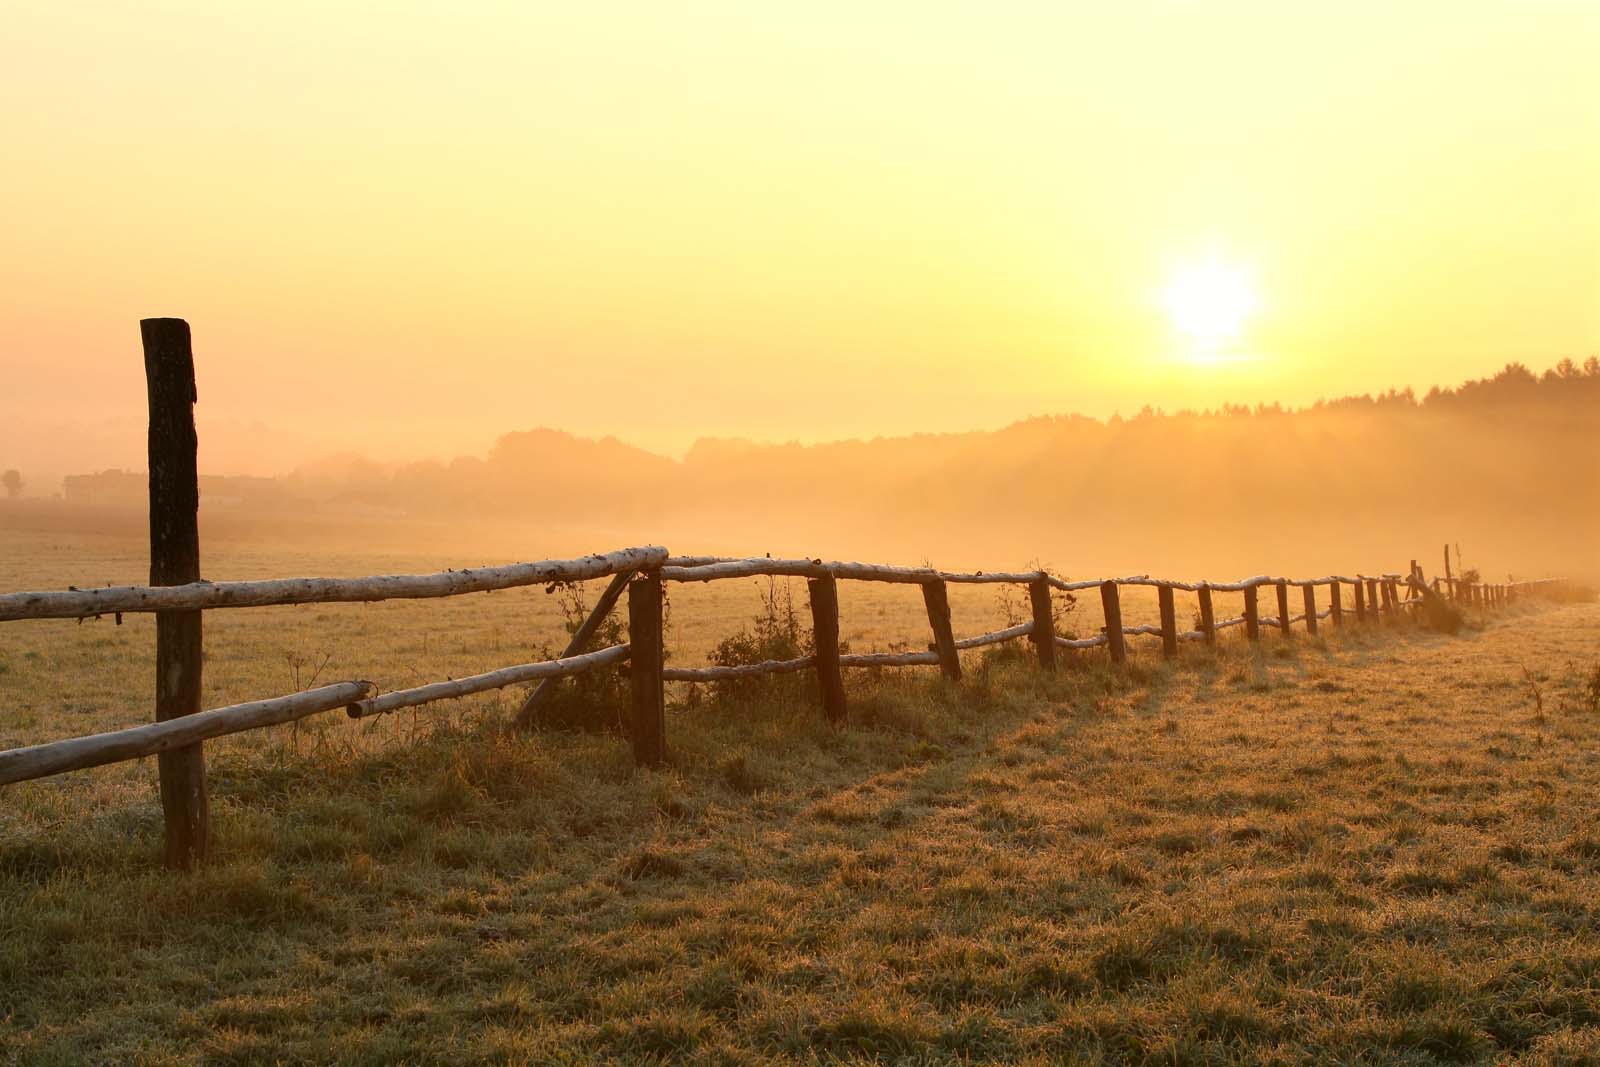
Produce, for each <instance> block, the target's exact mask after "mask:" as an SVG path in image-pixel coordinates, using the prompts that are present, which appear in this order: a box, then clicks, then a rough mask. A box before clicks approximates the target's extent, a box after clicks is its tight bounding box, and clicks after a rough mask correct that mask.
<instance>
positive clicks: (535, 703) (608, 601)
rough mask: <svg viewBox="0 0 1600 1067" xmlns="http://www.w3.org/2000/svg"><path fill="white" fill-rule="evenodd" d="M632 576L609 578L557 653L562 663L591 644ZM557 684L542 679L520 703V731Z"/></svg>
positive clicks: (557, 680)
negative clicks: (576, 627) (575, 629)
mask: <svg viewBox="0 0 1600 1067" xmlns="http://www.w3.org/2000/svg"><path fill="white" fill-rule="evenodd" d="M634 573H635V572H633V571H618V572H617V573H616V574H614V575H612V576H611V581H610V583H609V584H607V586H606V588H605V591H604V592H602V593H601V594H600V599H599V600H597V601H595V605H594V610H593V611H591V612H589V616H588V618H586V619H584V620H583V624H582V625H581V626H579V627H578V629H577V631H576V632H574V633H573V635H572V639H571V640H570V641H568V642H567V647H566V650H565V651H563V652H562V653H561V658H562V659H567V658H568V657H570V656H576V655H578V654H579V653H581V652H582V651H583V650H584V649H585V648H587V647H589V642H590V641H593V640H594V635H595V631H596V630H599V629H600V624H601V623H603V622H605V621H606V617H607V616H609V615H610V614H611V611H612V609H613V608H615V607H616V606H617V601H618V600H620V599H622V594H623V591H624V590H626V589H627V588H628V582H629V580H630V579H631V578H632V577H633V574H634ZM559 684H561V680H560V678H559V677H550V678H546V679H545V680H544V681H542V682H540V683H539V685H538V687H537V688H535V689H534V691H533V692H531V693H529V694H528V696H527V699H526V700H524V701H523V702H522V707H520V708H518V709H517V717H516V724H517V725H518V726H520V727H522V728H523V729H524V730H526V729H528V728H530V727H532V726H533V724H534V723H535V722H537V721H538V719H539V709H540V708H541V707H543V706H544V703H545V702H546V701H547V700H549V699H550V698H551V697H552V696H554V695H555V687H556V686H557V685H559Z"/></svg>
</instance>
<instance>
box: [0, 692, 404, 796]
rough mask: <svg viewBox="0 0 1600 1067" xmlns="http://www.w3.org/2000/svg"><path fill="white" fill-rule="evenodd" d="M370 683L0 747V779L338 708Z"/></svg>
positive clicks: (5, 781) (115, 759) (44, 773)
mask: <svg viewBox="0 0 1600 1067" xmlns="http://www.w3.org/2000/svg"><path fill="white" fill-rule="evenodd" d="M372 689H373V685H372V683H371V682H335V683H333V684H332V685H324V686H321V687H320V688H317V689H308V690H306V691H305V692H303V693H294V694H292V695H290V696H282V697H273V698H272V699H270V700H252V701H250V702H249V703H245V704H230V705H229V706H227V707H225V708H213V709H212V710H210V711H201V712H196V713H195V714H193V715H184V716H182V717H180V718H176V719H168V720H166V721H165V722H153V723H147V724H145V725H143V726H130V727H128V728H127V729H125V730H112V731H110V732H108V733H103V734H89V735H88V736H86V737H74V738H70V739H69V740H66V741H51V742H49V743H47V744H43V745H30V746H29V747H27V748H13V749H11V750H9V751H7V752H0V785H10V784H11V783H13V782H25V781H27V780H29V779H30V778H45V777H48V776H50V775H52V774H64V773H65V772H67V771H78V770H83V769H85V768H87V767H99V766H103V765H104V764H107V763H120V762H122V761H123V760H131V759H140V758H142V757H144V756H154V755H156V754H158V753H161V752H168V751H171V750H172V749H175V748H182V747H184V746H185V745H192V744H195V743H197V742H200V741H208V740H210V739H211V738H214V737H224V736H226V735H228V734H237V733H241V732H243V731H245V730H259V729H261V728H262V727H264V726H277V725H279V724H280V723H286V722H293V721H295V720H296V719H303V718H305V717H306V716H307V715H315V714H317V713H318V712H322V711H332V710H333V709H335V708H342V707H344V706H345V705H347V704H349V703H350V702H352V701H355V700H360V699H361V698H362V697H365V696H366V695H367V694H369V693H371V692H372Z"/></svg>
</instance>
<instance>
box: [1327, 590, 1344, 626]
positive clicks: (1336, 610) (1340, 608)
mask: <svg viewBox="0 0 1600 1067" xmlns="http://www.w3.org/2000/svg"><path fill="white" fill-rule="evenodd" d="M1328 612H1329V617H1330V618H1332V620H1333V625H1334V626H1343V625H1344V594H1343V593H1342V592H1341V591H1340V588H1339V583H1338V582H1329V583H1328Z"/></svg>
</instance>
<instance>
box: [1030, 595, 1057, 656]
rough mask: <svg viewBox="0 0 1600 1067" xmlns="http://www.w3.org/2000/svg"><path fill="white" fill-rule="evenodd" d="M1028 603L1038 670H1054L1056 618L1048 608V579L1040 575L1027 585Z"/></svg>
mask: <svg viewBox="0 0 1600 1067" xmlns="http://www.w3.org/2000/svg"><path fill="white" fill-rule="evenodd" d="M1028 603H1029V604H1030V605H1031V606H1032V608H1033V633H1032V634H1031V635H1030V636H1031V638H1032V640H1033V650H1034V652H1035V653H1037V654H1038V656H1039V668H1040V669H1041V670H1046V671H1053V670H1055V669H1056V617H1055V612H1054V611H1052V610H1051V607H1050V578H1049V577H1048V576H1047V575H1044V574H1041V575H1039V577H1037V578H1035V579H1034V580H1033V581H1031V582H1029V583H1028Z"/></svg>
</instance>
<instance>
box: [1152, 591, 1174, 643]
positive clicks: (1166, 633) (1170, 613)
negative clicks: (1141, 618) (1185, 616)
mask: <svg viewBox="0 0 1600 1067" xmlns="http://www.w3.org/2000/svg"><path fill="white" fill-rule="evenodd" d="M1156 600H1157V602H1158V603H1159V604H1160V605H1161V654H1162V655H1163V656H1165V657H1167V658H1168V659H1171V658H1172V657H1174V656H1176V655H1177V654H1178V609H1177V605H1176V604H1174V603H1173V600H1172V586H1170V585H1160V586H1157V587H1156Z"/></svg>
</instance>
